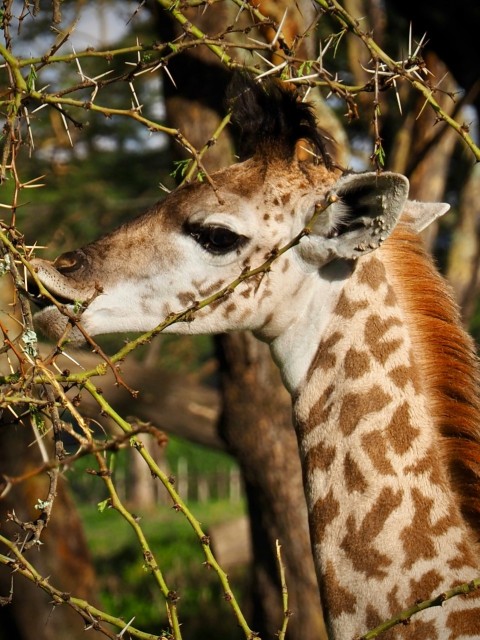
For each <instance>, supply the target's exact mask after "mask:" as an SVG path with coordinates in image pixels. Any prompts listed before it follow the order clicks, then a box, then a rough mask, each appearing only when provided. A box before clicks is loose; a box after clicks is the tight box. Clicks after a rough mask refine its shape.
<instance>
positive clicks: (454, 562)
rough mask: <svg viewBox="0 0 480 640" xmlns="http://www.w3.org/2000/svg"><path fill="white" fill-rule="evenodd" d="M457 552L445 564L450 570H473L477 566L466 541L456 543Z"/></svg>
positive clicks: (475, 558)
mask: <svg viewBox="0 0 480 640" xmlns="http://www.w3.org/2000/svg"><path fill="white" fill-rule="evenodd" d="M457 552H458V553H457V555H456V556H455V557H454V558H452V559H451V560H449V561H448V563H447V564H448V566H449V567H450V569H452V570H455V569H463V568H464V567H473V568H474V569H475V568H476V567H477V566H478V560H477V557H476V556H475V555H474V554H472V549H471V545H470V544H469V543H468V542H467V541H465V540H463V541H462V542H460V543H457Z"/></svg>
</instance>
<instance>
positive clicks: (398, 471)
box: [290, 257, 480, 640]
mask: <svg viewBox="0 0 480 640" xmlns="http://www.w3.org/2000/svg"><path fill="white" fill-rule="evenodd" d="M343 282H344V284H343V285H342V286H337V287H334V288H333V289H332V290H333V291H334V292H335V297H334V300H333V302H331V305H332V306H331V309H332V313H331V316H330V322H329V323H326V326H324V327H322V340H321V344H320V345H319V347H318V350H317V352H316V354H315V355H314V357H313V360H312V362H311V364H310V366H309V369H308V371H307V372H306V373H305V375H304V380H303V383H302V384H301V385H299V386H298V388H297V390H296V392H295V393H294V414H295V421H296V429H297V435H298V439H299V446H300V453H301V458H302V465H303V473H304V484H305V491H306V497H307V503H308V507H309V518H310V530H311V537H312V545H313V551H314V557H315V562H316V567H317V573H318V577H319V582H320V587H321V590H322V596H323V602H324V607H325V610H326V612H327V623H328V626H329V629H330V634H331V638H332V639H334V640H337V638H342V639H345V638H353V637H355V635H358V634H361V633H365V632H366V631H367V630H368V629H370V628H373V627H375V626H376V625H377V624H379V623H380V622H382V621H384V620H386V619H389V618H390V617H392V616H393V615H394V614H395V613H398V612H399V611H401V610H402V609H405V608H407V607H408V606H411V605H412V604H414V603H415V602H416V601H417V600H424V599H428V598H430V597H432V596H434V595H437V594H438V593H440V592H442V591H443V590H446V589H449V588H451V587H452V586H454V585H456V584H459V583H461V582H465V581H469V580H471V579H473V578H475V577H477V574H478V573H480V562H479V558H478V555H477V550H476V549H475V546H474V543H473V536H472V534H471V531H470V529H469V528H468V526H467V525H466V523H465V522H464V520H463V518H462V516H461V514H460V510H459V508H458V505H457V502H458V501H457V499H456V496H455V495H454V493H453V491H452V490H451V487H450V484H449V480H448V478H447V472H446V469H445V467H444V463H443V461H442V460H441V458H440V456H439V455H438V435H437V432H436V428H435V424H434V422H433V419H432V417H431V410H430V407H429V403H428V398H427V397H426V395H425V394H424V384H423V380H422V374H421V370H420V368H419V366H418V362H417V360H418V354H416V352H415V350H414V346H415V345H414V344H412V340H411V337H410V333H409V328H408V323H407V321H406V318H405V314H404V310H403V309H402V308H401V307H400V305H399V303H398V302H397V298H396V295H395V292H394V290H393V288H392V286H391V284H390V283H389V279H388V276H387V274H386V271H385V269H384V266H383V264H382V263H381V262H380V261H379V260H378V259H377V258H375V257H370V258H367V259H364V260H363V261H362V263H361V264H359V265H358V268H357V269H356V270H355V272H354V274H353V275H352V276H351V277H350V278H349V279H347V280H344V281H343ZM290 342H292V341H290ZM300 342H301V341H300ZM297 375H298V372H297ZM476 595H478V594H474V595H473V596H471V597H468V598H465V599H460V598H456V599H455V600H452V601H449V603H448V606H445V607H444V608H442V609H441V610H440V611H439V610H438V609H435V610H434V609H430V610H428V611H426V612H424V613H422V614H421V616H419V617H417V618H416V619H415V620H414V621H413V622H412V624H411V625H409V626H408V627H402V630H401V632H400V631H399V630H397V631H391V632H389V634H390V635H389V634H387V635H386V636H384V637H386V638H396V637H399V638H400V637H401V638H419V637H425V638H427V637H428V638H433V639H437V638H439V639H440V638H441V639H443V638H445V639H446V638H449V639H453V638H455V639H457V638H468V637H470V638H472V637H480V605H479V603H478V599H476V598H475V596H476Z"/></svg>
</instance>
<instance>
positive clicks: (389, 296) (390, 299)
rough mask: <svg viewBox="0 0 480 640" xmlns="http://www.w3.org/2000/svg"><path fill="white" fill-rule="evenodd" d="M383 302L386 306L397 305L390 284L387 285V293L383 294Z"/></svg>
mask: <svg viewBox="0 0 480 640" xmlns="http://www.w3.org/2000/svg"><path fill="white" fill-rule="evenodd" d="M383 303H384V305H385V306H386V307H395V306H396V305H397V294H396V293H395V289H394V288H393V287H392V285H390V284H389V285H388V287H387V295H386V296H385V300H384V301H383Z"/></svg>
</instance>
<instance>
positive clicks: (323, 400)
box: [299, 384, 335, 435]
mask: <svg viewBox="0 0 480 640" xmlns="http://www.w3.org/2000/svg"><path fill="white" fill-rule="evenodd" d="M334 390H335V386H334V385H333V384H331V385H329V386H328V387H327V388H326V389H325V391H324V392H323V393H322V395H321V396H320V397H319V398H318V400H317V401H316V402H315V404H314V405H313V406H312V408H311V409H310V412H309V414H308V418H307V421H306V423H305V422H304V423H303V425H301V428H300V429H299V433H300V434H301V435H304V434H307V433H309V432H310V431H311V430H312V429H314V428H315V427H316V426H318V425H319V424H323V423H324V422H326V421H327V419H328V417H329V416H330V413H331V411H332V409H333V404H332V403H331V402H330V399H331V397H332V393H333V392H334Z"/></svg>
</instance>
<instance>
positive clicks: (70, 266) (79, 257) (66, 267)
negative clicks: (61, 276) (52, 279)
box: [53, 251, 85, 273]
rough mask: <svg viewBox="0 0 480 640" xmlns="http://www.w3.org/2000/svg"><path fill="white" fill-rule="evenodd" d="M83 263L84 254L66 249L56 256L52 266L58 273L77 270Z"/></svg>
mask: <svg viewBox="0 0 480 640" xmlns="http://www.w3.org/2000/svg"><path fill="white" fill-rule="evenodd" d="M84 264H85V256H84V254H83V253H82V252H81V251H67V252H66V253H62V254H61V255H60V256H58V258H56V260H55V262H54V263H53V266H54V267H55V269H56V270H57V271H60V273H71V272H73V271H77V270H78V269H80V267H82V266H83V265H84Z"/></svg>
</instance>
